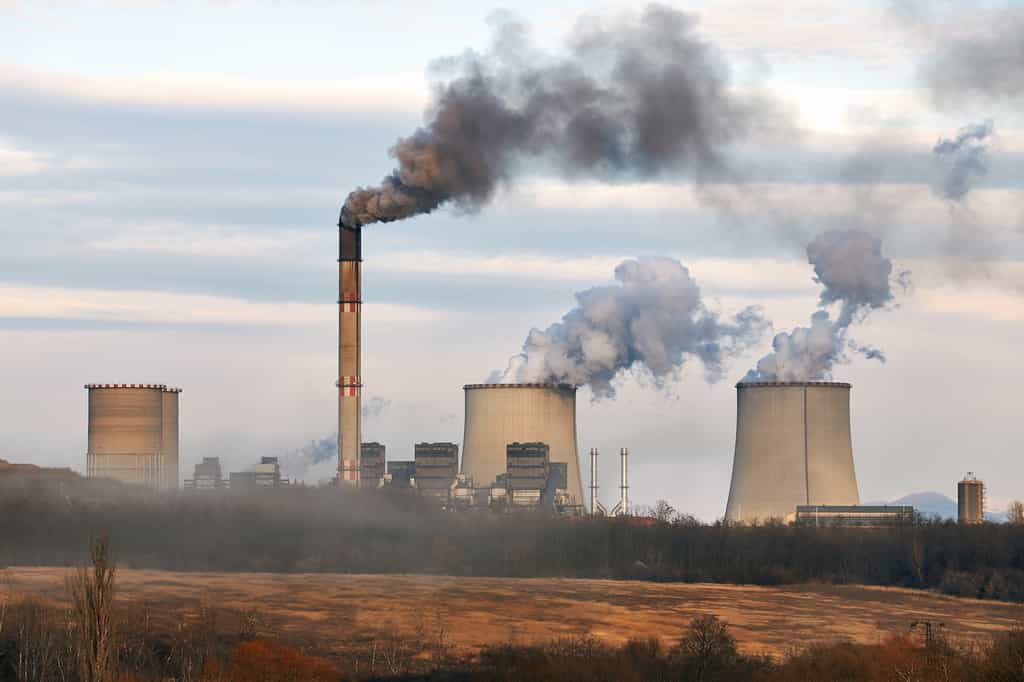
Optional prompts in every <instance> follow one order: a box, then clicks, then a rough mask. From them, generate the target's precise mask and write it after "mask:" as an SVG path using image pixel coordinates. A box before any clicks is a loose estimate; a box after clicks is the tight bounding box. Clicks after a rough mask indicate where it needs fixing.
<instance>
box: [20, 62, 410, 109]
mask: <svg viewBox="0 0 1024 682" xmlns="http://www.w3.org/2000/svg"><path fill="white" fill-rule="evenodd" d="M0 90H6V91H8V92H11V91H19V92H23V93H32V94H36V95H42V96H47V97H59V98H61V99H69V100H77V101H79V102H89V103H92V104H102V105H108V106H117V107H133V108H148V109H159V110H164V111H168V110H169V111H175V110H177V111H221V112H228V111H235V112H237V111H247V112H251V113H259V112H262V113H270V112H294V113H303V114H324V115H329V114H332V113H343V112H344V113H401V114H417V113H419V112H420V111H421V110H422V109H423V107H424V106H425V104H426V101H427V90H426V85H425V84H424V83H423V79H422V78H421V77H420V76H419V75H418V74H417V75H415V76H411V75H406V76H400V77H397V78H396V77H391V78H389V79H388V80H387V85H386V86H384V85H383V84H382V81H381V79H377V78H373V77H367V78H366V79H365V80H361V81H360V80H348V81H324V82H305V83H303V82H301V81H295V80H290V81H273V80H268V79H263V80H251V79H243V78H235V77H228V76H213V75H206V74H194V73H189V74H186V73H173V72H161V73H145V74H138V75H133V76H120V77H115V76H94V75H89V74H84V73H68V72H57V71H45V70H38V69H28V68H24V67H19V66H15V65H11V64H6V65H2V64H0Z"/></svg>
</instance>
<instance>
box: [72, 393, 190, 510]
mask: <svg viewBox="0 0 1024 682" xmlns="http://www.w3.org/2000/svg"><path fill="white" fill-rule="evenodd" d="M85 388H86V389H87V390H88V391H89V438H88V439H89V444H88V449H87V451H86V455H85V459H86V475H87V476H89V477H90V478H111V479H115V480H118V481H122V482H124V483H135V484H140V485H146V486H150V487H152V488H157V489H160V490H172V489H176V488H177V487H178V458H179V453H178V396H179V394H180V393H181V389H180V388H168V387H167V386H166V385H164V384H86V386H85Z"/></svg>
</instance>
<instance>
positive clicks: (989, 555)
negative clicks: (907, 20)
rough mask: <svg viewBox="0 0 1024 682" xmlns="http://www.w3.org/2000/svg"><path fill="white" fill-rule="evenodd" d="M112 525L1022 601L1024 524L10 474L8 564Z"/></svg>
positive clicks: (1, 517)
mask: <svg viewBox="0 0 1024 682" xmlns="http://www.w3.org/2000/svg"><path fill="white" fill-rule="evenodd" d="M103 533H109V534H110V536H111V538H112V540H113V542H114V546H115V547H116V548H117V558H118V560H119V561H120V562H121V564H122V565H125V566H130V567H135V568H163V569H171V570H184V571H200V570H204V571H205V570H209V571H286V572H352V573H435V574H448V575H474V576H513V577H586V578H612V579H638V580H660V581H684V582H721V583H743V584H757V585H782V584H793V583H803V582H811V581H813V582H829V583H858V584H868V585H887V586H903V587H912V588H925V589H938V590H942V591H944V592H946V593H948V594H954V595H959V596H968V597H981V598H989V599H999V600H1008V601H1024V527H1022V526H1019V525H1014V524H1003V525H997V524H985V525H981V526H959V525H956V524H953V523H939V522H921V523H918V524H915V525H912V526H906V527H900V528H892V529H874V530H873V529H842V528H805V527H794V526H785V525H781V524H769V525H764V526H756V527H749V526H728V525H723V524H713V525H704V524H700V523H697V522H695V521H693V520H692V519H687V518H677V519H675V520H673V521H663V522H657V523H652V524H649V525H645V524H638V523H633V522H630V521H628V520H618V519H586V518H583V519H552V518H548V517H544V516H540V515H493V514H489V513H449V512H442V511H440V510H438V509H436V508H435V507H434V506H432V505H431V504H430V503H428V502H426V501H424V500H421V499H419V498H417V497H416V496H414V495H408V494H395V495H388V494H381V493H379V492H377V491H365V492H364V491H342V490H335V489H313V488H292V489H279V490H268V491H266V492H265V493H264V494H262V495H242V494H232V493H229V492H209V493H191V494H189V493H184V492H182V493H176V494H165V495H161V494H155V493H152V492H149V491H143V490H139V489H134V488H130V487H127V486H119V485H116V484H113V483H106V482H99V481H88V480H81V481H60V482H56V483H54V482H52V481H50V480H48V479H46V478H45V477H23V478H17V479H14V478H9V479H6V480H3V481H0V538H2V541H0V565H5V564H6V565H73V564H77V563H79V562H80V561H82V559H83V552H84V551H85V550H84V548H85V547H86V546H87V544H88V540H89V538H91V537H97V536H99V535H100V534H103Z"/></svg>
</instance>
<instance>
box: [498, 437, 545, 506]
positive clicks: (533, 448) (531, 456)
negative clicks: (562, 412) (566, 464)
mask: <svg viewBox="0 0 1024 682" xmlns="http://www.w3.org/2000/svg"><path fill="white" fill-rule="evenodd" d="M549 455H550V448H549V447H548V445H547V443H509V444H508V445H507V446H506V447H505V458H506V468H505V485H506V487H507V488H508V494H509V500H510V502H511V504H512V506H513V507H538V506H540V498H541V495H542V494H543V493H544V491H545V490H546V489H547V486H548V465H549Z"/></svg>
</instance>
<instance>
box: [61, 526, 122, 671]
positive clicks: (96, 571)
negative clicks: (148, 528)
mask: <svg viewBox="0 0 1024 682" xmlns="http://www.w3.org/2000/svg"><path fill="white" fill-rule="evenodd" d="M90 558H91V562H90V563H91V565H87V566H80V567H79V568H78V569H76V570H75V572H74V573H73V574H72V575H71V576H70V577H69V578H68V592H69V593H70V595H71V605H72V616H73V620H74V623H75V635H76V638H77V641H76V654H77V657H76V658H77V667H78V675H79V678H80V680H81V682H110V680H112V679H113V677H114V671H115V667H116V657H115V655H114V654H115V651H116V641H115V640H116V636H115V623H114V575H115V573H116V567H115V565H114V563H113V561H112V560H111V558H110V538H109V537H108V536H106V535H103V536H101V537H100V538H99V539H97V540H96V541H94V542H93V544H92V547H91V548H90Z"/></svg>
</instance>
